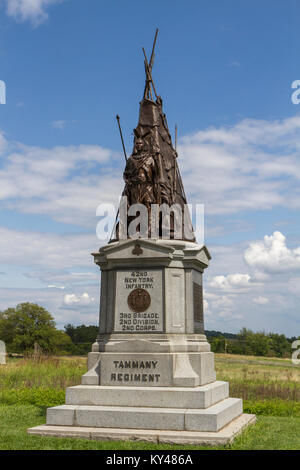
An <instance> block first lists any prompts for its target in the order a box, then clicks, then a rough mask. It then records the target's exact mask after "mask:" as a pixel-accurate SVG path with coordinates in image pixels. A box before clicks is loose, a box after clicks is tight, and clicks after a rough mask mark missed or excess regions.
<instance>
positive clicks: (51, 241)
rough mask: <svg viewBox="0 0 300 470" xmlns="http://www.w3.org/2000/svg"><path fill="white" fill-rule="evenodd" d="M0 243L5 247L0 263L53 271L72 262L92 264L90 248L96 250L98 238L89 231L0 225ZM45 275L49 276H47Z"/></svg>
mask: <svg viewBox="0 0 300 470" xmlns="http://www.w3.org/2000/svg"><path fill="white" fill-rule="evenodd" d="M0 246H1V247H5V249H2V250H0V263H1V264H9V265H21V266H31V267H34V266H35V267H39V268H42V270H44V269H48V270H49V269H50V270H54V272H55V271H57V270H58V269H62V270H64V269H71V268H74V266H81V267H84V268H88V269H91V267H92V266H94V264H93V263H94V262H93V258H92V256H91V252H94V251H97V249H98V248H99V241H98V240H97V238H96V235H95V234H89V233H88V234H85V233H84V234H63V235H58V234H53V233H40V232H25V231H23V232H21V231H16V230H9V229H7V228H4V227H0ZM42 272H43V271H42ZM31 277H32V275H31ZM47 279H48V281H49V280H50V278H49V276H48V278H47V277H46V280H47ZM53 280H54V279H53V278H52V281H53ZM56 280H58V279H57V278H56ZM51 283H52V282H51Z"/></svg>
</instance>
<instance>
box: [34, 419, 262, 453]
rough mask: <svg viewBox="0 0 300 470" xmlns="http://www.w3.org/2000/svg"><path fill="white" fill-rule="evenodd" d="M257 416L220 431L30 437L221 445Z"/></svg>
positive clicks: (39, 431)
mask: <svg viewBox="0 0 300 470" xmlns="http://www.w3.org/2000/svg"><path fill="white" fill-rule="evenodd" d="M255 421H256V417H255V415H250V414H242V415H240V416H239V417H237V418H236V419H234V420H233V421H231V422H230V423H229V424H227V425H226V426H225V427H223V428H222V429H221V430H220V431H218V432H199V431H198V432H195V431H164V430H153V429H152V430H137V429H120V428H98V427H80V426H51V425H44V426H37V427H35V428H30V429H28V430H27V432H28V434H31V435H38V436H48V437H64V438H77V439H93V440H98V441H105V440H109V441H146V442H150V443H154V444H182V445H198V446H200V445H209V446H218V445H225V444H229V443H231V442H232V441H233V440H234V438H235V437H236V436H237V435H238V434H240V433H241V432H242V431H243V429H245V428H246V427H247V426H249V425H250V424H254V423H255Z"/></svg>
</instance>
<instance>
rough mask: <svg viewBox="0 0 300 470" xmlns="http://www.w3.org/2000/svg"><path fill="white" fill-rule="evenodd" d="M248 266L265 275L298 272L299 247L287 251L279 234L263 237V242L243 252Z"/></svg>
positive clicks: (282, 237)
mask: <svg viewBox="0 0 300 470" xmlns="http://www.w3.org/2000/svg"><path fill="white" fill-rule="evenodd" d="M245 260H246V262H247V263H248V265H249V266H251V267H253V268H255V269H257V270H259V271H262V272H267V273H283V272H288V271H295V270H300V247H298V248H296V249H293V250H291V249H289V248H288V247H287V246H286V237H285V236H284V235H283V234H282V233H281V232H274V233H273V235H271V236H268V235H266V236H265V237H264V240H263V241H256V242H253V243H251V244H250V246H249V248H248V249H247V250H246V251H245Z"/></svg>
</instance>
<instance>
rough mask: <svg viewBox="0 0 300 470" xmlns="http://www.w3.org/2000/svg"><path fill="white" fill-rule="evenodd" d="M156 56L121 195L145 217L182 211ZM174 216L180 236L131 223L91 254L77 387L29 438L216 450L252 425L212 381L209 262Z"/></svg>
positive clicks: (224, 386)
mask: <svg viewBox="0 0 300 470" xmlns="http://www.w3.org/2000/svg"><path fill="white" fill-rule="evenodd" d="M156 36H157V34H156ZM155 41H156V37H155ZM154 46H155V42H154ZM154 46H153V50H152V54H151V59H150V61H149V62H148V60H147V57H146V54H145V51H144V55H145V71H146V85H145V89H144V95H143V99H142V101H141V103H140V114H139V122H138V126H137V127H136V129H135V130H134V136H135V137H134V148H133V153H132V155H131V156H130V157H129V158H128V159H127V156H126V152H125V157H126V160H127V162H126V168H125V171H124V180H125V188H124V191H123V196H124V197H126V204H127V209H128V208H129V207H130V206H132V204H140V205H141V204H143V205H144V206H145V207H146V210H147V212H148V213H149V214H150V213H151V207H152V205H153V204H157V205H162V204H165V205H166V206H168V207H171V206H174V205H175V206H176V207H177V208H182V209H184V206H185V204H186V197H185V193H184V189H183V184H182V180H181V177H180V172H179V169H178V164H177V152H176V150H175V148H174V147H173V145H172V140H171V136H170V132H169V130H168V125H167V120H166V116H165V114H164V113H163V109H162V99H161V97H160V96H158V95H157V94H156V89H155V86H154V83H153V79H152V67H153V58H154ZM154 96H155V97H154ZM179 213H180V214H181V215H180V216H179V222H181V227H183V229H185V228H187V229H188V230H182V232H181V234H179V236H178V231H176V224H177V222H178V217H177V216H178V214H177V216H174V214H172V215H171V216H170V218H169V224H168V228H169V235H170V236H169V238H168V239H166V238H164V237H163V233H164V218H163V217H161V216H159V217H158V218H157V219H156V222H157V223H156V226H155V224H152V223H148V224H147V225H146V228H144V233H143V236H142V237H139V238H137V237H134V238H124V237H123V236H121V233H123V234H124V229H126V230H125V233H126V234H127V229H128V226H129V224H130V222H131V221H132V219H133V217H132V216H129V217H128V219H127V221H126V222H125V223H124V221H122V220H120V218H119V219H118V220H117V223H116V225H115V230H114V235H113V237H112V239H111V240H110V243H108V245H106V246H104V247H102V248H101V249H100V250H99V251H98V252H96V253H93V256H94V260H95V263H96V264H97V265H98V266H99V267H100V269H101V299H100V322H99V323H100V324H99V335H98V337H97V339H96V342H95V343H94V344H93V346H92V352H90V353H89V355H88V372H87V373H86V374H85V375H83V377H82V382H81V385H78V386H75V387H69V388H67V391H66V404H65V405H63V406H57V407H54V408H49V409H48V410H47V423H46V425H44V426H38V427H36V428H32V429H29V430H28V432H29V433H30V434H39V435H46V436H61V437H63V436H64V437H80V438H82V437H84V438H89V439H99V440H106V439H114V440H125V439H133V440H146V441H151V442H155V443H157V442H160V443H181V444H198V445H199V444H224V443H226V442H229V441H231V440H232V439H233V438H234V436H235V435H236V434H237V433H239V432H240V431H241V430H242V429H243V428H245V427H246V426H247V425H248V424H250V423H252V422H254V421H255V416H254V415H246V414H243V406H242V400H241V399H239V398H229V386H228V383H227V382H221V381H217V380H216V373H215V369H214V354H213V353H212V352H211V351H210V345H209V343H208V342H207V339H206V337H205V334H204V320H203V293H202V275H203V272H204V270H205V269H206V268H207V267H208V265H209V261H210V254H209V252H208V250H207V248H206V247H205V246H201V245H198V244H197V243H196V240H195V238H194V235H193V228H192V222H191V219H190V217H189V216H186V214H185V215H183V213H182V212H180V211H179ZM150 219H151V217H150ZM148 220H149V219H148ZM153 226H155V228H156V231H155V234H156V235H155V237H154V236H153V233H152V229H153ZM145 232H146V233H145ZM186 233H188V234H190V235H189V237H187V236H186Z"/></svg>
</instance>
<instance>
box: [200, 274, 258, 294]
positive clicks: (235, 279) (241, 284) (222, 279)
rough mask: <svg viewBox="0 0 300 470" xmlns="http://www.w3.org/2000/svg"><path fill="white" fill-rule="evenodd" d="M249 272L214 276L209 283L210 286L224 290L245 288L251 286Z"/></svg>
mask: <svg viewBox="0 0 300 470" xmlns="http://www.w3.org/2000/svg"><path fill="white" fill-rule="evenodd" d="M250 280H251V277H250V276H249V274H240V273H237V274H228V275H227V276H214V277H213V278H212V280H211V281H210V283H209V286H210V287H213V288H215V289H221V290H224V291H232V290H244V289H245V288H249V287H251V284H250Z"/></svg>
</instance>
